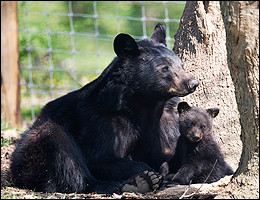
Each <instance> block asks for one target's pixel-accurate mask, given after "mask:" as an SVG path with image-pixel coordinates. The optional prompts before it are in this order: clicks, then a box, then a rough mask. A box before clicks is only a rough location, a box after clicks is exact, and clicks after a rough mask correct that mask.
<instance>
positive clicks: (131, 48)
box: [114, 33, 140, 58]
mask: <svg viewBox="0 0 260 200" xmlns="http://www.w3.org/2000/svg"><path fill="white" fill-rule="evenodd" d="M114 51H115V53H116V55H117V56H118V57H119V58H132V57H137V56H138V55H139V54H140V52H139V49H138V46H137V44H136V42H135V40H134V39H133V38H132V37H131V36H130V35H128V34H124V33H120V34H118V35H117V36H116V38H115V40H114Z"/></svg>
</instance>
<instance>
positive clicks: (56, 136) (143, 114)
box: [11, 23, 199, 193]
mask: <svg viewBox="0 0 260 200" xmlns="http://www.w3.org/2000/svg"><path fill="white" fill-rule="evenodd" d="M165 37H166V33H165V27H164V26H163V25H162V24H160V23H159V24H157V25H156V27H155V29H154V32H153V34H152V36H151V38H150V39H144V40H141V41H139V42H136V41H135V40H134V39H133V38H132V37H131V36H130V35H128V34H123V33H121V34H118V35H117V36H116V38H115V40H114V51H115V53H116V55H117V57H116V58H115V59H114V60H113V61H112V62H111V64H110V65H109V66H108V67H107V68H106V69H105V70H104V71H103V72H102V74H101V75H100V76H99V77H98V78H97V79H95V80H94V81H92V82H91V83H89V84H87V85H85V86H84V87H82V88H81V89H79V90H76V91H73V92H71V93H68V94H66V95H64V96H62V97H60V98H58V99H56V100H54V101H51V102H49V103H47V104H46V105H45V106H44V107H43V109H42V111H41V113H40V114H39V116H38V117H37V119H36V121H35V122H34V124H33V125H32V126H31V127H30V128H29V129H28V130H27V131H25V133H24V134H23V135H22V138H21V140H20V141H19V143H18V144H17V146H16V149H15V151H14V153H13V155H12V158H11V173H12V178H13V182H14V184H15V186H17V187H25V188H29V189H35V191H46V192H77V193H88V192H97V193H113V192H120V191H128V190H135V189H136V188H137V189H136V191H147V190H152V189H156V188H158V185H159V182H160V176H159V175H157V173H155V168H156V167H157V166H158V165H160V164H161V163H162V161H163V160H161V159H162V157H163V155H162V153H161V146H160V145H161V144H160V136H159V134H160V118H161V115H162V112H163V110H164V105H165V103H166V101H167V100H168V99H170V98H172V97H175V96H185V95H188V94H190V93H192V92H194V91H195V89H196V87H197V86H198V84H199V83H198V81H197V80H195V79H193V78H191V77H190V76H189V75H188V74H187V73H186V72H185V71H184V70H183V66H182V65H183V64H182V62H181V60H180V59H179V58H178V57H177V56H176V55H175V54H174V53H173V52H172V51H170V50H169V49H168V48H167V47H166V41H165ZM147 147H152V148H149V149H147ZM157 154H158V158H157ZM158 159H159V160H158ZM160 162H161V163H160ZM145 184H146V185H145ZM143 185H145V186H143ZM147 185H148V186H147ZM134 186H136V188H134V189H133V187H134ZM139 186H140V188H139ZM142 187H144V188H142ZM139 189H140V190H139Z"/></svg>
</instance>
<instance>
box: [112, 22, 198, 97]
mask: <svg viewBox="0 0 260 200" xmlns="http://www.w3.org/2000/svg"><path fill="white" fill-rule="evenodd" d="M114 51H115V53H116V54H117V56H118V58H119V61H120V62H121V63H122V66H123V68H124V70H125V72H127V73H126V74H127V78H126V79H127V80H125V81H129V82H130V83H131V84H132V85H133V88H134V89H133V88H132V89H133V90H134V91H135V92H136V93H138V95H140V96H144V97H145V96H147V97H152V98H155V99H156V98H165V99H169V98H171V97H174V96H179V97H182V96H185V95H188V94H190V93H192V92H194V91H195V89H196V87H197V86H198V85H199V82H198V81H197V80H195V79H193V78H191V77H190V76H189V75H188V74H187V73H186V72H185V71H184V69H183V63H182V61H181V60H180V58H179V57H178V56H177V55H175V54H174V52H173V51H171V50H169V49H168V48H167V47H166V31H165V27H164V26H163V24H160V23H159V24H157V25H156V26H155V29H154V32H153V34H152V36H151V37H150V39H144V40H141V41H139V42H136V41H135V40H134V39H133V38H132V37H131V36H130V35H128V34H123V33H121V34H118V35H117V36H116V38H115V40H114Z"/></svg>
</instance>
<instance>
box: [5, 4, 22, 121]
mask: <svg viewBox="0 0 260 200" xmlns="http://www.w3.org/2000/svg"><path fill="white" fill-rule="evenodd" d="M3 116H4V120H5V121H6V122H9V123H10V125H11V126H17V125H18V126H20V125H21V109H20V86H19V50H18V23H17V2H16V1H1V118H2V117H3Z"/></svg>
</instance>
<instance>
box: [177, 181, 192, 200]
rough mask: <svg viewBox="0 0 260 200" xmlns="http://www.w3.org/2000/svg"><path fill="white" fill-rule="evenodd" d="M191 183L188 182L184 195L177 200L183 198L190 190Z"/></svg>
mask: <svg viewBox="0 0 260 200" xmlns="http://www.w3.org/2000/svg"><path fill="white" fill-rule="evenodd" d="M191 182H192V180H190V183H189V185H188V187H187V188H186V189H185V191H184V193H183V194H182V195H181V197H180V198H179V199H182V198H184V197H185V195H186V193H187V192H188V190H189V188H190V185H191Z"/></svg>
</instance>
